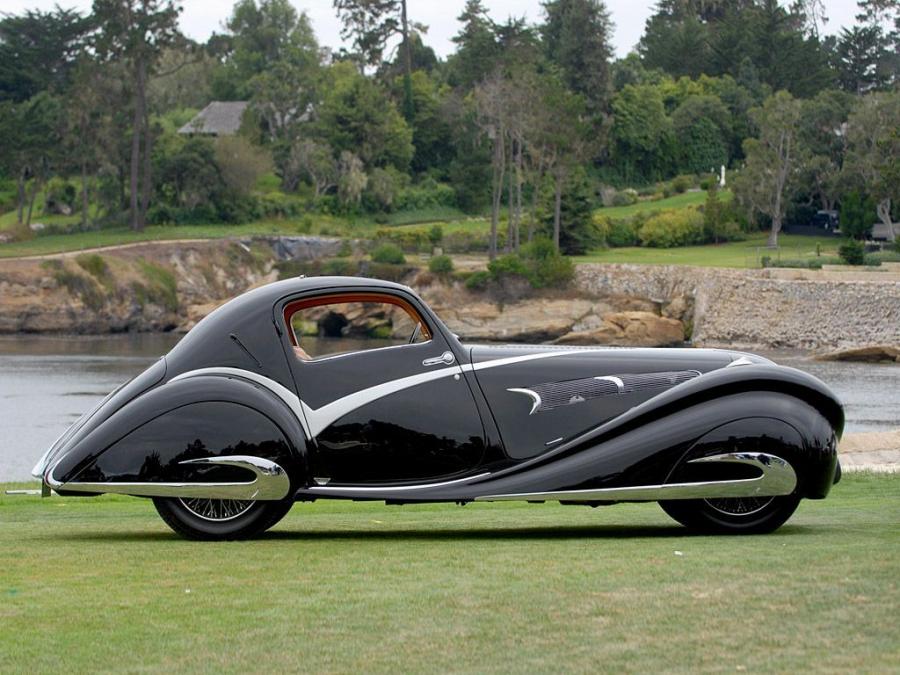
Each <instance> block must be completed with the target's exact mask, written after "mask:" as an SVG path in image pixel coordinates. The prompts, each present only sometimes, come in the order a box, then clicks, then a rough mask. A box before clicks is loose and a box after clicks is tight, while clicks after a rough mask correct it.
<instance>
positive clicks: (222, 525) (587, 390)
mask: <svg viewBox="0 0 900 675" xmlns="http://www.w3.org/2000/svg"><path fill="white" fill-rule="evenodd" d="M843 424H844V415H843V410H842V408H841V404H840V403H839V402H838V400H837V399H836V398H835V396H834V394H833V393H832V392H831V391H829V389H828V388H827V387H826V386H825V385H824V384H823V383H822V382H820V381H819V380H817V379H815V378H813V377H811V376H809V375H806V374H804V373H802V372H800V371H797V370H793V369H791V368H783V367H779V366H777V365H775V364H773V363H772V362H771V361H768V360H767V359H764V358H761V357H758V356H753V355H750V354H743V353H738V352H731V351H722V350H707V349H616V348H560V347H555V346H525V345H507V346H469V345H464V344H462V343H461V342H460V341H459V340H458V339H457V337H456V336H455V335H454V334H453V333H452V332H450V330H448V329H447V327H446V326H445V325H444V324H443V323H442V322H441V321H440V319H438V317H437V316H435V314H434V313H433V312H432V311H431V310H430V309H429V308H428V307H427V306H426V305H425V303H423V302H422V300H421V299H420V298H419V297H418V296H417V295H416V294H415V293H414V292H413V291H412V290H410V289H409V288H407V287H405V286H400V285H397V284H393V283H388V282H383V281H376V280H372V279H359V278H341V277H316V278H308V279H307V278H299V279H290V280H285V281H281V282H278V283H274V284H270V285H268V286H264V287H262V288H258V289H256V290H253V291H251V292H248V293H246V294H244V295H242V296H240V297H238V298H236V299H234V300H232V301H230V302H228V303H227V304H225V305H223V306H222V307H220V308H219V309H217V310H216V311H214V312H213V313H212V314H210V315H209V316H208V317H206V318H205V319H204V320H203V321H201V322H200V323H199V324H197V326H196V327H195V328H194V329H193V330H192V331H190V333H188V334H187V335H186V336H185V337H184V338H183V339H182V340H181V342H180V343H179V344H178V345H177V346H176V347H175V348H174V349H172V351H171V352H169V354H168V355H166V356H165V357H163V358H161V359H160V360H159V361H157V362H156V363H155V364H154V365H153V366H151V367H150V368H148V369H147V370H146V371H144V372H143V373H142V374H141V375H139V376H138V377H136V378H134V379H133V380H131V381H130V382H128V383H127V384H125V385H123V386H121V387H119V388H118V389H116V390H115V391H113V392H112V393H111V394H110V395H109V396H108V397H107V398H106V399H105V400H104V401H103V402H102V403H101V404H100V405H98V406H97V408H96V409H94V410H93V411H91V412H90V413H88V414H86V415H85V416H84V417H82V418H81V419H80V420H79V421H78V422H77V423H76V424H75V425H73V426H72V427H71V428H70V429H69V430H68V431H67V432H66V433H65V434H64V435H63V436H62V437H61V438H60V439H59V440H58V441H57V442H56V443H55V444H54V445H53V447H51V448H50V450H48V451H47V453H46V454H45V456H44V457H43V458H42V459H41V461H40V462H39V463H38V465H37V466H36V467H35V470H34V473H35V475H36V476H37V477H40V478H41V479H42V481H43V485H44V494H45V495H47V494H50V491H51V490H53V491H56V492H57V493H59V494H61V495H95V494H100V493H119V494H126V495H136V496H141V497H151V498H152V499H153V502H154V504H155V505H156V508H157V510H158V511H159V513H160V515H161V516H162V518H163V519H164V520H165V522H166V523H168V524H169V525H170V526H171V527H172V528H173V529H174V530H175V531H176V532H178V533H180V534H182V535H184V536H186V537H191V538H197V539H221V538H239V537H247V536H251V535H255V534H258V533H260V532H262V531H264V530H265V529H267V528H269V527H271V526H272V525H274V524H275V523H276V522H278V520H279V519H280V518H282V517H283V516H284V515H285V513H287V511H288V510H289V509H290V508H291V505H292V504H293V503H294V502H295V501H313V500H317V499H326V498H327V499H351V500H380V501H385V502H387V503H389V504H406V503H414V502H459V503H467V502H470V501H502V500H525V501H528V502H544V501H558V502H560V503H563V504H586V505H590V506H599V505H605V504H613V503H616V502H643V501H657V502H659V503H660V505H661V506H662V508H663V509H664V510H665V511H666V513H668V514H669V515H670V516H672V517H673V518H675V519H676V520H678V521H679V522H681V523H683V524H685V525H687V526H689V527H692V528H695V529H698V530H703V531H713V532H735V533H743V532H768V531H771V530H774V529H776V528H777V527H779V526H780V525H781V524H782V523H784V522H785V521H786V520H787V519H788V518H789V517H790V515H791V514H792V513H793V511H794V509H795V508H796V507H797V504H798V502H799V500H800V499H801V498H803V497H807V498H811V499H821V498H823V497H825V496H826V495H827V494H828V491H829V489H830V488H831V485H832V484H833V483H835V482H837V480H838V478H839V476H840V469H839V466H838V463H837V454H836V443H837V439H838V438H839V436H840V434H841V431H842V428H843Z"/></svg>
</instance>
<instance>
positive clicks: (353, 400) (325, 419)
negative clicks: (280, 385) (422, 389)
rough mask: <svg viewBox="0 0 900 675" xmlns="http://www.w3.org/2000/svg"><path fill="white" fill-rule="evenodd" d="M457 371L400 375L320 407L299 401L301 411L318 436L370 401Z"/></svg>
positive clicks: (449, 375)
mask: <svg viewBox="0 0 900 675" xmlns="http://www.w3.org/2000/svg"><path fill="white" fill-rule="evenodd" d="M459 372H460V369H459V367H457V366H451V367H449V368H439V369H437V370H428V371H426V372H423V373H417V374H416V375H410V376H408V377H401V378H399V379H397V380H391V381H389V382H384V383H383V384H376V385H375V386H374V387H368V388H366V389H361V390H359V391H355V392H353V393H352V394H348V395H347V396H344V397H342V398H339V399H337V400H336V401H332V402H331V403H326V404H325V405H323V406H322V407H321V408H310V407H309V406H308V405H307V404H306V403H304V402H303V401H300V405H302V406H303V411H304V413H306V419H307V422H308V423H309V432H310V433H311V434H312V435H313V436H318V435H319V434H320V433H322V432H323V431H324V430H325V429H327V428H328V427H329V426H331V424H333V423H334V422H336V421H338V420H339V419H341V418H342V417H343V416H344V415H346V414H348V413H351V412H353V411H354V410H356V409H357V408H361V407H362V406H364V405H366V404H368V403H371V402H372V401H375V400H377V399H379V398H384V397H385V396H390V395H391V394H395V393H397V392H398V391H402V390H404V389H409V388H410V387H415V386H417V385H420V384H425V383H426V382H432V381H433V380H440V379H441V378H444V377H451V376H452V375H458V374H459Z"/></svg>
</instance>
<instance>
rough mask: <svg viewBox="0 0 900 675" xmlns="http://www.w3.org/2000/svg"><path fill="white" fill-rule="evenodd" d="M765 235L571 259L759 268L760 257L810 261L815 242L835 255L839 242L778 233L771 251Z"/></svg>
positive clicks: (631, 248)
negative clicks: (739, 239) (775, 244)
mask: <svg viewBox="0 0 900 675" xmlns="http://www.w3.org/2000/svg"><path fill="white" fill-rule="evenodd" d="M767 237H768V234H767V233H760V234H755V235H753V236H751V237H748V238H747V239H745V240H744V241H733V242H728V243H725V244H707V245H705V246H682V247H678V248H645V247H643V246H625V247H623V248H608V249H598V250H596V251H593V252H591V253H590V254H588V255H585V256H578V257H576V258H575V259H574V260H575V262H579V263H581V262H602V263H638V264H646V265H697V266H699V267H760V265H761V260H762V257H763V256H769V257H771V258H772V259H773V260H811V259H813V258H816V257H817V251H816V245H817V244H818V245H819V247H820V248H819V253H820V254H821V255H822V256H835V255H837V248H838V246H839V245H840V241H839V240H838V239H835V238H832V237H807V236H803V235H796V234H794V235H791V234H780V235H779V236H778V248H777V249H774V250H773V249H769V248H766V239H767Z"/></svg>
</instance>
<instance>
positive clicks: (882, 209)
mask: <svg viewBox="0 0 900 675" xmlns="http://www.w3.org/2000/svg"><path fill="white" fill-rule="evenodd" d="M875 212H876V213H877V214H878V218H879V219H880V220H881V222H882V223H884V224H885V225H887V231H888V239H890V240H891V241H896V240H897V235H895V234H894V223H893V221H891V198H890V197H888V198H887V199H882V200H881V201H880V202H878V204H877V205H876V206H875Z"/></svg>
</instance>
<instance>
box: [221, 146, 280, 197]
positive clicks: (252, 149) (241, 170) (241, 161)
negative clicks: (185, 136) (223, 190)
mask: <svg viewBox="0 0 900 675" xmlns="http://www.w3.org/2000/svg"><path fill="white" fill-rule="evenodd" d="M215 157H216V164H217V165H218V167H219V172H220V174H221V176H222V180H223V181H224V183H225V185H226V187H228V189H229V190H230V191H231V192H232V194H237V195H248V194H250V192H251V190H253V189H254V188H255V187H256V183H257V182H258V181H259V179H260V178H261V177H262V176H264V175H266V174H267V173H268V172H270V171H271V170H272V158H271V156H270V154H269V152H268V151H266V150H265V149H264V148H261V147H260V146H258V145H254V144H253V143H251V142H250V141H249V140H247V139H246V138H244V137H243V136H240V135H237V136H220V137H219V138H217V139H216V140H215Z"/></svg>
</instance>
